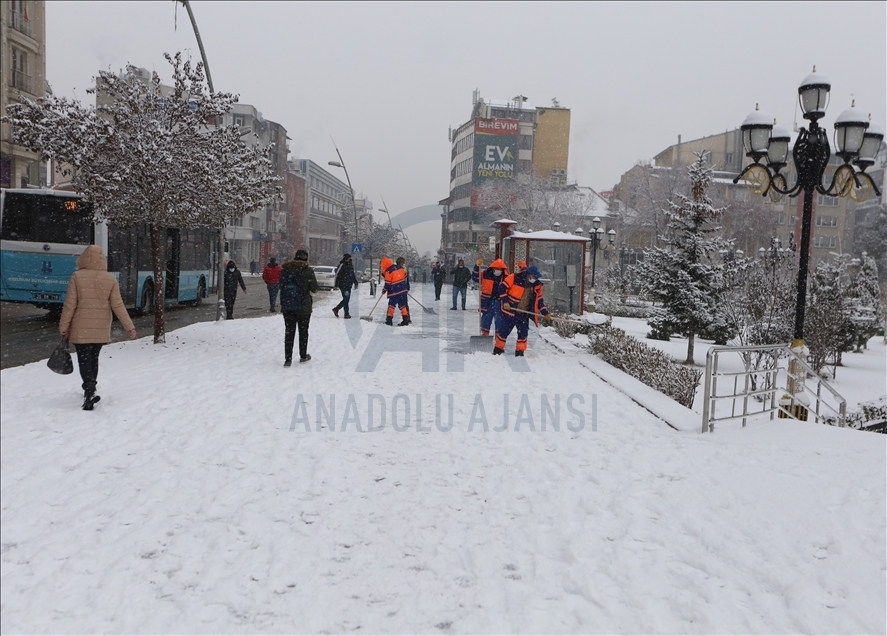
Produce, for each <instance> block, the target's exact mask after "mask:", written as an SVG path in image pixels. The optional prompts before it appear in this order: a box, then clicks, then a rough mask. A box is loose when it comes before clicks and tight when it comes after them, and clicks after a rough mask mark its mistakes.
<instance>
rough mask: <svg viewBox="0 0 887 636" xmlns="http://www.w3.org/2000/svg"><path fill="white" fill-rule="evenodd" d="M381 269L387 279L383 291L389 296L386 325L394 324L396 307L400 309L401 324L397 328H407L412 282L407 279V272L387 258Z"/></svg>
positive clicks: (382, 262)
mask: <svg viewBox="0 0 887 636" xmlns="http://www.w3.org/2000/svg"><path fill="white" fill-rule="evenodd" d="M398 260H400V259H398ZM380 269H381V271H382V275H383V276H384V277H385V286H384V287H383V288H382V291H384V292H385V293H387V294H388V313H387V315H386V317H385V324H386V325H388V326H389V327H390V326H392V325H393V324H394V310H395V308H396V307H400V315H401V322H400V323H399V324H398V325H397V326H398V327H406V326H407V325H409V324H410V306H409V304H408V303H407V298H408V297H407V292H408V291H409V289H410V281H409V280H408V279H407V272H406V270H405V269H404V268H403V267H402V266H401V265H397V264H396V263H394V262H392V260H391V259H390V258H388V257H387V256H385V257H383V258H382V261H381V267H380Z"/></svg>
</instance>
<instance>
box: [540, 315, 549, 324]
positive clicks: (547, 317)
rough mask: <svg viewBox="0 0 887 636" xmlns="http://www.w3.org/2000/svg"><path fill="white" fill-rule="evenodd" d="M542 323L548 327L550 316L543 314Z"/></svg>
mask: <svg viewBox="0 0 887 636" xmlns="http://www.w3.org/2000/svg"><path fill="white" fill-rule="evenodd" d="M542 322H544V323H545V324H546V325H550V324H551V314H545V315H544V316H542Z"/></svg>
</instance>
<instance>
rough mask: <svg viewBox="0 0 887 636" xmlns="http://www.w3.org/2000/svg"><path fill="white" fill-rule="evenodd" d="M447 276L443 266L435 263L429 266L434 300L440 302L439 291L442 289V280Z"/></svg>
mask: <svg viewBox="0 0 887 636" xmlns="http://www.w3.org/2000/svg"><path fill="white" fill-rule="evenodd" d="M446 276H447V270H445V269H444V267H443V265H441V264H440V263H438V262H435V263H434V264H433V265H432V266H431V282H433V283H434V300H440V290H441V289H442V288H443V284H444V279H445V278H446Z"/></svg>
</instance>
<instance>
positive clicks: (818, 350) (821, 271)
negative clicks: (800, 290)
mask: <svg viewBox="0 0 887 636" xmlns="http://www.w3.org/2000/svg"><path fill="white" fill-rule="evenodd" d="M849 288H850V281H849V277H848V276H847V262H846V258H843V257H836V258H833V259H831V260H825V261H820V262H819V263H818V264H817V266H816V269H815V270H814V271H813V275H812V276H811V277H810V283H809V287H808V288H807V289H808V291H807V314H806V316H805V320H804V344H806V345H807V347H808V348H809V350H810V356H809V361H810V366H812V367H813V369H814V370H815V371H816V372H817V373H822V371H823V368H824V367H825V365H826V364H827V363H828V362H829V361H831V363H832V364H833V365H835V366H836V367H837V366H838V365H840V356H841V353H842V352H844V351H849V350H850V349H852V348H853V344H854V340H855V339H854V327H853V322H852V321H851V316H852V312H851V300H850V294H849ZM832 375H834V374H832Z"/></svg>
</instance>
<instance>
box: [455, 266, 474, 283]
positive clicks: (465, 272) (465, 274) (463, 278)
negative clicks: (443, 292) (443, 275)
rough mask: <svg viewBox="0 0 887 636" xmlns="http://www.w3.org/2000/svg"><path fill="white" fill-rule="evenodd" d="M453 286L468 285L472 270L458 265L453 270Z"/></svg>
mask: <svg viewBox="0 0 887 636" xmlns="http://www.w3.org/2000/svg"><path fill="white" fill-rule="evenodd" d="M452 274H453V287H468V281H470V280H471V270H470V269H468V268H467V267H465V266H464V265H462V266H461V267H456V268H455V269H453V271H452Z"/></svg>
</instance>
